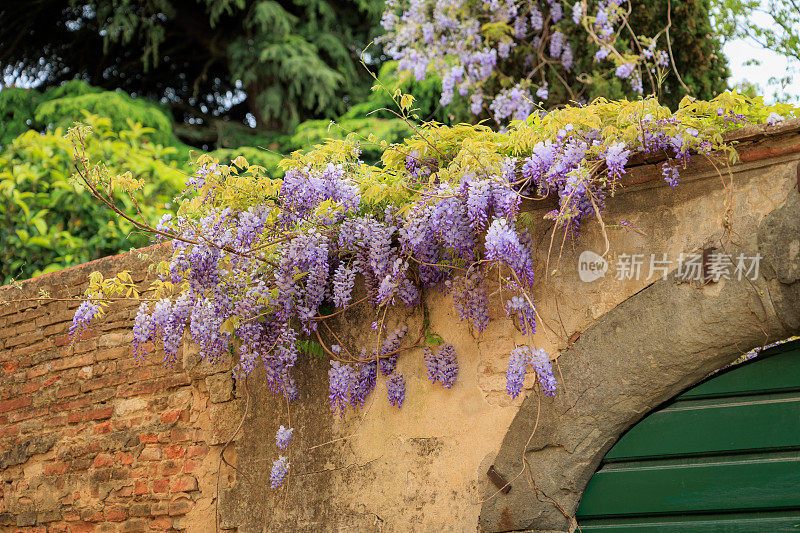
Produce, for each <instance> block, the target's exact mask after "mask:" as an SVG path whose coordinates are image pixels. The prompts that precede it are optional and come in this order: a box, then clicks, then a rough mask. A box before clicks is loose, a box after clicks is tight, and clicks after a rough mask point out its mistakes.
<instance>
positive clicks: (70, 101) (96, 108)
mask: <svg viewBox="0 0 800 533" xmlns="http://www.w3.org/2000/svg"><path fill="white" fill-rule="evenodd" d="M86 113H91V114H94V115H99V116H101V117H106V118H108V119H110V121H111V128H112V129H113V130H115V131H122V130H123V129H124V128H125V127H126V126H127V124H128V120H132V121H133V122H134V123H139V124H142V125H143V126H145V127H147V128H152V129H153V132H152V134H150V135H149V136H148V137H149V139H150V140H151V141H152V142H155V143H158V144H163V145H175V144H178V141H176V140H175V138H174V136H173V134H172V121H171V120H170V119H169V117H167V115H165V114H164V112H163V111H162V110H161V109H160V108H159V107H158V106H157V105H155V104H153V103H152V102H149V101H147V100H143V99H138V98H131V97H130V96H128V95H127V94H124V93H122V92H114V91H102V92H92V93H85V94H79V95H73V94H70V95H67V96H63V97H61V98H55V99H51V100H48V101H45V102H43V103H42V104H39V106H38V107H37V108H36V113H35V115H34V119H35V120H36V122H37V123H39V124H42V125H47V126H48V127H53V128H57V127H62V128H68V127H70V126H72V124H73V123H75V122H77V121H83V120H84V117H85V115H86Z"/></svg>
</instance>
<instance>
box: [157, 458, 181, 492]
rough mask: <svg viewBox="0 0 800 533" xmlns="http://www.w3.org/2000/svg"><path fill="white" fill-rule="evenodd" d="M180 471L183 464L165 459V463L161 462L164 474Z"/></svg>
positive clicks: (172, 474) (169, 474)
mask: <svg viewBox="0 0 800 533" xmlns="http://www.w3.org/2000/svg"><path fill="white" fill-rule="evenodd" d="M180 471H181V466H180V465H179V464H177V463H176V462H175V461H164V462H163V463H161V475H162V476H174V475H175V474H177V473H179V472H180ZM173 492H174V491H173Z"/></svg>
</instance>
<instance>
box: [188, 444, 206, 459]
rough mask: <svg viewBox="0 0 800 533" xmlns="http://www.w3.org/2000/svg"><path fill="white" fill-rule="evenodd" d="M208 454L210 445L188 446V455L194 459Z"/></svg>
mask: <svg viewBox="0 0 800 533" xmlns="http://www.w3.org/2000/svg"><path fill="white" fill-rule="evenodd" d="M207 454H208V446H189V447H188V448H186V457H188V458H190V459H194V458H197V457H201V458H202V457H205V456H206V455H207Z"/></svg>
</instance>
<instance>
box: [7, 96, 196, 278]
mask: <svg viewBox="0 0 800 533" xmlns="http://www.w3.org/2000/svg"><path fill="white" fill-rule="evenodd" d="M3 93H5V91H3ZM83 118H84V122H86V123H88V124H89V125H90V126H91V127H92V129H93V130H94V135H92V136H91V138H89V139H88V140H87V144H86V155H87V156H88V157H90V158H91V159H95V158H98V159H100V160H102V161H104V162H105V164H106V166H107V167H108V169H109V172H111V173H119V174H121V173H123V172H125V171H131V172H132V174H133V176H134V177H136V178H143V179H144V180H145V182H146V183H147V185H146V186H145V188H144V190H143V191H142V194H141V201H140V202H139V204H138V208H139V210H140V212H141V215H142V216H143V217H144V218H145V219H147V221H148V222H150V223H153V222H154V221H155V220H156V219H157V218H158V216H159V214H160V212H161V211H160V208H159V206H160V207H163V206H164V204H165V203H166V202H169V201H170V200H171V199H172V197H173V196H174V194H175V193H176V192H177V191H178V190H179V189H180V187H181V186H182V183H183V181H184V173H183V172H182V171H181V169H180V168H179V167H178V164H177V163H176V162H174V161H170V159H173V158H174V157H175V154H176V149H175V148H174V147H169V146H166V147H165V146H162V145H160V144H157V143H155V142H153V140H154V137H156V136H157V132H155V131H153V130H152V129H151V128H147V127H144V126H142V125H141V124H138V123H134V122H133V121H132V120H131V119H128V120H127V121H126V124H125V127H123V128H119V129H117V128H115V127H114V122H113V120H112V119H110V118H107V117H99V116H97V115H89V116H85V117H83ZM73 169H74V164H73V147H72V145H71V143H70V142H69V141H67V140H66V139H64V130H63V129H62V128H61V127H56V128H55V129H53V130H52V131H48V132H46V133H43V134H40V133H38V132H36V131H33V130H29V131H27V132H25V133H23V134H22V135H20V136H19V137H17V138H16V139H14V140H13V141H12V142H10V143H9V144H8V145H7V146H5V147H4V149H3V150H2V152H0V196H3V197H4V198H5V199H6V201H4V202H0V243H2V246H0V265H2V266H0V269H1V270H0V278H2V280H3V282H6V283H7V282H9V281H11V280H12V279H16V278H27V277H31V276H35V275H38V274H41V273H46V272H52V271H54V270H59V269H61V268H65V267H67V266H71V265H77V264H80V263H84V262H86V261H89V260H91V259H95V258H97V257H102V256H104V255H108V254H113V253H116V252H119V251H120V250H126V249H128V248H131V247H138V246H144V245H146V244H147V243H148V237H147V236H145V235H142V234H140V233H135V232H132V230H133V226H132V225H131V224H130V223H128V222H127V221H125V220H123V219H116V218H115V217H114V216H113V213H111V211H110V210H109V209H107V208H106V207H105V206H103V205H102V204H101V203H99V202H97V201H96V200H95V199H94V198H92V197H91V196H90V195H89V193H88V192H86V191H82V190H77V191H76V187H75V185H73V184H72V183H71V180H70V176H71V175H72V173H73ZM114 197H115V198H116V201H117V202H118V203H119V205H120V206H121V207H123V209H125V210H126V211H127V212H133V213H135V212H136V206H135V205H134V204H133V202H132V201H131V200H130V198H129V197H128V196H127V195H125V194H122V193H120V194H115V196H114Z"/></svg>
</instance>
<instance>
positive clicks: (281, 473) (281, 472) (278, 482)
mask: <svg viewBox="0 0 800 533" xmlns="http://www.w3.org/2000/svg"><path fill="white" fill-rule="evenodd" d="M290 466H291V463H289V459H288V458H286V457H284V456H283V455H281V456H280V457H278V458H277V459H276V460H275V461H274V462H273V463H272V471H271V472H270V474H269V481H270V488H273V489H277V488H278V487H282V486H283V483H284V482H285V481H286V476H287V475H288V474H289V467H290Z"/></svg>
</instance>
